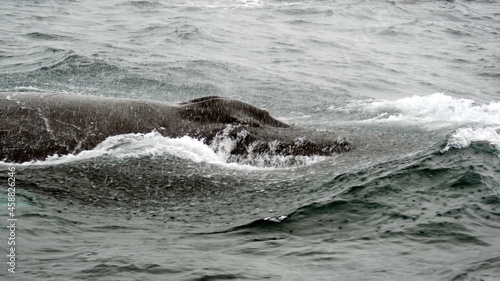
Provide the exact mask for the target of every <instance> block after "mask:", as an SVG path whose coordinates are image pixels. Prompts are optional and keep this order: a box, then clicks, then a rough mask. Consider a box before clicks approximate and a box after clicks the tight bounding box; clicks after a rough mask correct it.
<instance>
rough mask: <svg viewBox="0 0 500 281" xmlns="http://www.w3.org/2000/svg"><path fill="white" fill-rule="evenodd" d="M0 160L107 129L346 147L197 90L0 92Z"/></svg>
mask: <svg viewBox="0 0 500 281" xmlns="http://www.w3.org/2000/svg"><path fill="white" fill-rule="evenodd" d="M0 116H1V122H0V145H1V152H0V160H4V161H8V162H25V161H30V160H36V159H40V160H41V159H45V158H46V157H47V156H50V155H53V154H59V155H64V154H69V153H73V154H76V153H78V152H80V151H82V150H88V149H92V148H94V147H95V146H96V145H97V144H99V143H100V142H102V141H103V140H105V139H106V138H107V137H109V136H113V135H119V134H126V133H149V132H151V131H153V130H157V131H158V132H159V133H160V134H162V135H163V136H168V137H172V138H174V137H181V136H190V137H193V138H197V139H201V140H203V141H204V142H205V143H207V144H212V143H213V142H214V141H215V140H216V139H217V138H219V137H221V135H224V136H225V137H229V138H231V139H232V140H234V141H235V143H236V145H234V146H233V148H232V150H231V154H235V155H245V154H248V153H250V152H251V153H276V154H282V155H331V154H332V153H339V152H344V151H348V150H350V144H349V143H348V142H346V141H345V140H342V139H340V138H337V136H335V135H333V133H332V132H322V131H321V132H320V131H315V130H307V129H302V128H297V127H294V126H289V125H287V124H285V123H283V122H280V121H278V120H276V119H274V118H273V117H271V116H270V115H269V113H268V112H267V111H265V110H262V109H259V108H257V107H254V106H252V105H250V104H247V103H244V102H241V101H238V100H233V99H227V98H221V97H213V96H212V97H204V98H199V99H194V100H191V101H188V102H183V103H180V104H168V103H162V102H157V101H146V100H136V99H121V98H102V97H94V96H80V95H66V94H42V93H0Z"/></svg>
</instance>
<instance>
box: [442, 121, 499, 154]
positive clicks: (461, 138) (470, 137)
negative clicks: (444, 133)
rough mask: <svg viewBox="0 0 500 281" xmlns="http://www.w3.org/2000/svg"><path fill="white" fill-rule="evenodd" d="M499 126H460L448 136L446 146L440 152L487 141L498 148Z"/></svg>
mask: <svg viewBox="0 0 500 281" xmlns="http://www.w3.org/2000/svg"><path fill="white" fill-rule="evenodd" d="M498 129H499V128H491V127H488V128H460V129H458V130H456V131H455V132H453V134H452V135H451V136H450V137H449V138H448V143H447V144H446V147H445V148H444V149H442V150H441V152H446V151H448V150H450V148H458V149H462V148H467V147H469V146H470V145H471V144H472V143H473V142H489V143H490V144H491V145H492V146H493V147H494V148H495V149H497V150H500V134H499V133H498V131H497V130H498Z"/></svg>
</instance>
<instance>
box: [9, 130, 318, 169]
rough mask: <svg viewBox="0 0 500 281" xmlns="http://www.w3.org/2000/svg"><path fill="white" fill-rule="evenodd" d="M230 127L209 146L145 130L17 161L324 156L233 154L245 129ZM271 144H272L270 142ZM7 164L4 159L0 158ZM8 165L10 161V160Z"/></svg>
mask: <svg viewBox="0 0 500 281" xmlns="http://www.w3.org/2000/svg"><path fill="white" fill-rule="evenodd" d="M230 130H231V127H229V126H228V128H226V130H224V131H223V132H222V133H220V134H219V135H218V136H217V137H216V140H215V141H214V142H213V144H212V145H211V146H208V145H206V144H205V143H203V141H202V140H198V139H194V138H191V137H188V136H184V137H180V138H169V137H164V136H162V135H161V134H160V133H158V132H157V131H153V132H150V133H147V134H141V133H131V134H122V135H117V136H111V137H108V138H107V139H106V140H104V141H103V142H102V143H100V144H99V145H97V146H96V147H95V148H94V149H92V150H85V151H82V152H80V153H78V154H68V155H57V154H56V155H52V156H49V157H48V158H46V159H45V160H43V161H31V162H25V163H22V164H16V165H57V164H64V163H69V162H75V161H80V160H85V159H92V158H97V157H102V156H110V157H115V158H118V159H123V158H138V157H159V156H161V157H177V158H181V159H186V160H189V161H192V162H195V163H208V164H214V165H219V166H223V167H225V168H229V169H239V170H255V169H274V168H289V167H297V166H303V165H309V164H312V163H316V162H319V161H321V160H323V159H324V157H319V156H318V157H315V156H312V157H308V156H283V155H274V154H272V153H266V154H258V153H252V151H251V150H252V148H251V147H250V148H249V151H250V153H249V154H248V155H246V156H245V157H239V156H235V155H232V154H231V153H230V152H231V150H232V149H233V147H234V146H235V145H236V144H237V142H238V141H239V139H238V138H243V137H244V132H241V133H240V134H238V136H237V137H236V138H231V137H229V136H228V134H229V132H230ZM271 145H272V144H271ZM0 163H3V164H7V163H5V162H0ZM9 165H10V164H9Z"/></svg>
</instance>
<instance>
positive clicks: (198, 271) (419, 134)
mask: <svg viewBox="0 0 500 281" xmlns="http://www.w3.org/2000/svg"><path fill="white" fill-rule="evenodd" d="M4 2H5V3H3V5H2V9H1V11H0V66H1V67H0V90H1V91H5V92H23V91H30V92H33V91H35V92H64V93H74V94H84V95H88V96H89V98H91V96H92V95H97V96H111V97H133V98H143V99H153V100H162V101H168V102H177V101H184V100H188V99H192V98H195V97H201V96H206V95H222V96H228V97H232V98H237V99H241V100H245V101H247V102H250V103H252V104H254V105H256V106H258V107H261V108H266V109H267V110H268V111H269V112H270V113H271V114H272V115H273V116H275V117H277V118H278V119H280V120H283V121H285V122H288V123H293V124H296V125H298V126H303V127H313V128H317V129H332V130H336V131H338V132H339V134H341V135H343V136H346V137H347V138H349V139H350V140H351V141H352V143H353V144H354V146H355V147H354V149H353V151H351V152H349V153H345V154H342V155H336V156H332V157H326V158H320V157H310V158H300V159H299V158H296V159H285V158H279V157H271V156H266V155H264V156H261V157H256V158H253V159H245V160H244V161H240V162H237V163H228V157H227V156H226V155H224V153H223V152H222V151H220V150H217V149H216V151H215V152H214V151H213V150H212V149H211V148H209V147H207V146H205V145H203V144H202V143H201V142H198V141H195V140H192V139H182V140H176V139H168V138H164V137H161V136H159V135H156V134H154V133H151V134H147V135H123V136H116V137H114V138H110V139H108V140H107V141H106V142H105V143H103V144H102V146H100V147H99V148H96V149H94V150H92V151H86V152H84V153H81V154H79V155H76V156H75V155H70V156H54V157H52V158H50V159H48V160H45V161H40V162H36V163H23V164H12V163H5V162H1V163H0V170H1V171H2V174H1V175H0V181H1V182H2V186H5V188H4V190H5V192H2V194H0V200H1V202H2V204H1V206H2V208H1V211H0V214H2V221H3V222H2V225H8V223H7V218H8V209H7V203H8V193H7V192H6V189H7V188H6V187H7V182H8V177H9V175H8V174H7V172H8V168H9V167H15V169H16V175H15V176H16V204H17V205H16V207H17V208H16V215H17V219H18V221H17V225H16V226H17V227H16V273H15V274H12V273H10V272H8V271H7V269H8V268H9V265H7V261H8V258H7V257H6V256H7V254H9V251H8V247H9V246H8V245H7V241H8V239H7V238H8V236H9V230H8V229H7V228H5V227H2V230H1V231H0V233H1V237H4V238H2V241H0V251H1V253H0V257H1V259H0V261H1V263H2V266H0V269H1V270H0V276H2V277H1V278H2V280H500V254H499V253H500V156H499V155H500V154H499V153H500V135H499V133H500V131H499V130H500V102H499V97H500V91H499V89H500V79H499V78H500V69H499V67H500V66H499V55H498V50H499V49H500V39H499V38H500V37H499V33H500V4H498V3H497V2H496V1H464V0H456V1H362V0H356V1H319V0H317V1H269V0H266V1H258V0H254V1H250V0H247V1H243V0H232V1H230V0H222V1H215V0H212V1H209V0H205V1H177V0H175V1H122V0H114V1H95V0H80V1H77V0H75V1H55V0H54V1H49V0H46V1H45V0H40V1H10V0H8V1H4ZM116 142H120V143H122V145H121V146H119V147H118V148H116V147H115V146H114V145H113V144H115V143H116Z"/></svg>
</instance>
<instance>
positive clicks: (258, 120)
mask: <svg viewBox="0 0 500 281" xmlns="http://www.w3.org/2000/svg"><path fill="white" fill-rule="evenodd" d="M181 105H182V107H181V109H180V111H179V114H180V115H181V116H182V117H183V118H184V119H186V120H189V121H191V122H200V123H222V124H242V125H249V126H253V127H261V126H271V127H280V128H287V127H289V125H287V124H285V123H283V122H281V121H279V120H276V119H274V118H273V117H271V115H270V114H269V112H267V111H266V110H263V109H260V108H257V107H255V106H253V105H251V104H248V103H246V102H242V101H239V100H234V99H228V98H223V97H218V96H208V97H203V98H197V99H193V100H190V101H187V102H183V103H181Z"/></svg>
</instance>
